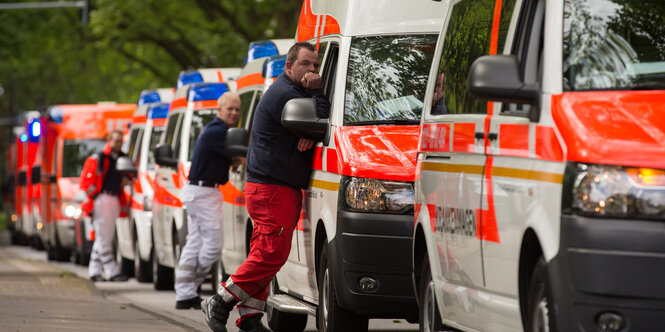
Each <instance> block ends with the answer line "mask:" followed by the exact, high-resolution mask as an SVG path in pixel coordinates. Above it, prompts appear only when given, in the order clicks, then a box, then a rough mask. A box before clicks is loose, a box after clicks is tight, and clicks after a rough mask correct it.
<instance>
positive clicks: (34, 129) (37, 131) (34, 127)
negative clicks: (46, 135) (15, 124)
mask: <svg viewBox="0 0 665 332" xmlns="http://www.w3.org/2000/svg"><path fill="white" fill-rule="evenodd" d="M28 133H29V134H30V140H31V141H37V140H39V135H41V134H42V124H41V123H40V122H39V120H32V122H30V123H29V124H28Z"/></svg>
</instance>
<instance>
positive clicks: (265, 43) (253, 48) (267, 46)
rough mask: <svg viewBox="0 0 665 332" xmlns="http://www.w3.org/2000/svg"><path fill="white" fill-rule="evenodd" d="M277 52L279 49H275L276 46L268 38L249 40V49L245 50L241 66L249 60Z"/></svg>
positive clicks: (276, 53)
mask: <svg viewBox="0 0 665 332" xmlns="http://www.w3.org/2000/svg"><path fill="white" fill-rule="evenodd" d="M278 54H279V51H278V50H277V46H276V45H275V43H273V42H272V41H270V40H262V41H255V42H251V43H249V49H248V50H247V56H246V57H245V62H244V63H243V66H244V65H245V64H246V63H247V62H249V61H252V60H256V59H260V58H265V57H267V56H273V55H278Z"/></svg>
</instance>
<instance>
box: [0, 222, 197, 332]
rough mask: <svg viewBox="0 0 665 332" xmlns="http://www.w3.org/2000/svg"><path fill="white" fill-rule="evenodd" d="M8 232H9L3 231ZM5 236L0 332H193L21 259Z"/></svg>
mask: <svg viewBox="0 0 665 332" xmlns="http://www.w3.org/2000/svg"><path fill="white" fill-rule="evenodd" d="M3 233H4V232H3ZM4 242H5V236H4V234H3V235H0V322H1V323H0V331H142V332H147V331H192V330H198V329H193V328H191V327H189V326H187V324H183V323H181V322H179V321H177V320H174V319H172V318H169V317H167V316H160V315H159V314H155V313H152V312H149V311H147V310H145V309H142V308H140V307H135V306H132V305H128V304H121V303H117V302H114V301H111V300H109V299H108V298H106V297H105V296H104V294H103V293H102V292H101V291H99V290H98V289H97V288H96V287H95V285H94V284H93V283H92V282H90V281H89V280H87V279H83V278H80V277H78V276H77V275H75V274H73V273H71V272H68V271H65V270H62V269H60V268H58V267H56V266H53V265H51V264H48V263H46V262H44V261H38V260H31V259H20V258H15V257H13V256H14V255H12V251H11V249H10V248H11V247H8V246H6V244H4V245H3V243H4Z"/></svg>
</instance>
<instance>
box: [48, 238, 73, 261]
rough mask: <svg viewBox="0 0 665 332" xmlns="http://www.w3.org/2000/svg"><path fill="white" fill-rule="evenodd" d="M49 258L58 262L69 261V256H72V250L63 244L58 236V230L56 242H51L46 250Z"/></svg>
mask: <svg viewBox="0 0 665 332" xmlns="http://www.w3.org/2000/svg"><path fill="white" fill-rule="evenodd" d="M46 253H47V256H48V260H50V261H51V260H54V261H58V262H66V261H69V257H70V256H71V251H70V250H68V249H65V248H64V247H63V246H62V245H61V244H60V240H59V238H58V232H57V231H56V233H55V243H51V244H50V245H49V247H48V249H47V250H46Z"/></svg>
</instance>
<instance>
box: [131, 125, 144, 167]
mask: <svg viewBox="0 0 665 332" xmlns="http://www.w3.org/2000/svg"><path fill="white" fill-rule="evenodd" d="M142 142H143V128H141V129H139V130H137V135H136V138H135V141H134V142H130V145H129V152H130V153H128V155H129V157H130V158H132V161H133V162H134V165H135V166H138V162H139V155H140V154H141V143H142Z"/></svg>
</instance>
